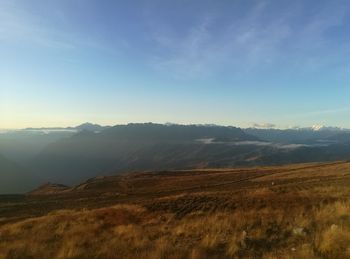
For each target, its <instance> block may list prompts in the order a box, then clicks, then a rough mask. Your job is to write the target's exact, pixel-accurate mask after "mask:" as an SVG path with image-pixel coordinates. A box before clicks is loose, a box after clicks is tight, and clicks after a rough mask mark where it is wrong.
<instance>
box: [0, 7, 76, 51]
mask: <svg viewBox="0 0 350 259" xmlns="http://www.w3.org/2000/svg"><path fill="white" fill-rule="evenodd" d="M0 40H1V41H7V42H20V43H32V44H37V45H40V46H42V47H49V48H60V49H62V48H63V49H72V48H74V47H75V44H74V42H73V41H72V40H69V37H68V33H66V32H63V31H57V30H53V29H48V28H47V27H46V26H45V21H43V20H41V19H40V17H38V16H36V15H34V14H33V13H31V12H29V11H28V10H26V9H24V8H21V7H20V6H17V5H16V4H15V2H10V1H4V2H1V3H0Z"/></svg>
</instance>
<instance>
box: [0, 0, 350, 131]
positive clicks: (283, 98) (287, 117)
mask: <svg viewBox="0 0 350 259" xmlns="http://www.w3.org/2000/svg"><path fill="white" fill-rule="evenodd" d="M349 24H350V2H349V1H337V0H335V1H322V0H320V1H307V0H306V1H305V0H299V1H298V0H295V1H284V0H278V1H277V0H276V1H264V0H261V1H258V0H257V1H250V0H242V1H235V0H221V1H217V0H212V1H208V0H193V1H190V0H177V1H173V0H172V1H170V0H148V1H142V0H140V1H136V0H135V1H122V0H104V1H101V0H31V1H27V0H1V1H0V128H3V129H4V128H24V127H50V126H72V125H77V124H80V123H83V122H86V121H90V122H93V123H100V124H102V125H115V124H124V123H128V122H158V123H165V122H172V123H183V124H192V123H213V124H220V125H234V126H240V127H249V126H252V125H256V126H261V127H292V126H300V127H303V126H311V125H315V124H317V125H328V126H339V127H349V128H350V120H349V118H350V102H349V97H350V85H349V82H350V59H349V56H350V44H349V43H350V27H349V26H348V25H349Z"/></svg>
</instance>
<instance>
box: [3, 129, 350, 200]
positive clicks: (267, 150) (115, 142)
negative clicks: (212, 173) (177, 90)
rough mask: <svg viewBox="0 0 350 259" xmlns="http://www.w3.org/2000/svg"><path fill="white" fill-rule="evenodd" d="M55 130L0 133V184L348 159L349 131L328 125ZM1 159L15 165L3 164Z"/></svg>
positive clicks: (69, 181) (65, 181)
mask: <svg viewBox="0 0 350 259" xmlns="http://www.w3.org/2000/svg"><path fill="white" fill-rule="evenodd" d="M72 128H73V127H72ZM72 128H71V127H68V128H64V129H72ZM55 129H57V128H49V129H48V128H40V129H30V128H29V129H27V130H20V131H12V132H7V133H2V134H0V153H1V154H2V155H3V159H2V160H1V159H0V173H1V174H0V182H3V183H5V182H6V181H8V180H6V181H5V180H4V177H5V176H6V175H12V176H15V177H14V178H13V179H16V177H17V183H18V184H17V185H16V181H12V183H13V184H14V185H16V186H13V188H12V190H13V191H16V192H18V191H19V190H23V191H28V189H26V188H25V186H26V185H22V182H23V181H22V180H23V179H27V180H28V178H26V177H28V176H30V177H29V180H30V178H33V179H35V181H36V186H39V185H40V184H42V183H45V182H59V183H63V184H67V185H72V184H73V185H74V184H76V183H78V182H80V181H81V180H83V179H86V178H92V177H96V176H99V175H110V174H118V173H124V172H131V171H148V170H160V171H162V170H178V169H193V168H223V167H237V166H239V167H242V166H263V165H281V164H287V163H300V162H321V161H333V160H348V159H349V158H350V131H348V130H346V129H341V128H334V127H313V128H312V127H311V128H303V129H301V128H298V129H286V130H281V129H266V128H248V129H241V128H237V127H231V126H218V125H212V124H209V125H180V124H172V123H167V124H156V123H130V124H127V125H116V126H113V127H109V126H106V127H104V126H100V125H97V124H92V123H85V124H82V125H79V126H77V127H74V130H55ZM59 129H62V128H59ZM9 161H13V162H12V164H13V165H15V166H14V167H9V166H6V164H7V165H8V164H9ZM10 164H11V162H10ZM1 166H2V167H1ZM2 168H4V169H2ZM11 168H18V169H16V170H14V169H11ZM24 169H25V170H24ZM1 170H3V171H4V172H5V173H2V171H1ZM24 171H25V172H24ZM11 172H15V173H13V174H12V173H11ZM9 173H10V174H9ZM34 176H35V177H34ZM9 179H10V178H9ZM25 181H26V180H25ZM25 181H24V182H25ZM4 186H6V189H3V190H1V189H0V193H4V190H7V191H6V192H11V186H10V185H6V184H4ZM45 188H47V189H46V190H48V191H50V190H52V188H53V189H55V187H53V186H46V187H45Z"/></svg>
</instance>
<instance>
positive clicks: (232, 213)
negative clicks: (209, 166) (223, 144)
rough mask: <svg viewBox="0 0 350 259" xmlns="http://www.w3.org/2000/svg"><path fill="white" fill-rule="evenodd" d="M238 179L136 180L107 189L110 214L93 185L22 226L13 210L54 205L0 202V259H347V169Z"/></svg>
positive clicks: (286, 170) (233, 174)
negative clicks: (95, 197) (114, 190)
mask: <svg viewBox="0 0 350 259" xmlns="http://www.w3.org/2000/svg"><path fill="white" fill-rule="evenodd" d="M242 170H243V169H242ZM242 170H241V171H240V170H231V171H230V170H213V171H203V172H198V171H193V172H191V171H187V172H186V173H183V172H182V173H183V175H182V177H181V178H177V176H176V173H173V174H172V173H168V174H166V176H163V175H161V174H146V175H137V174H136V175H134V176H128V177H129V178H128V184H127V186H129V187H130V186H132V188H129V189H128V190H126V191H125V185H121V182H120V181H122V182H123V184H125V181H126V180H125V179H124V178H123V179H121V180H120V179H119V180H118V182H117V183H116V184H115V189H116V190H117V189H118V188H119V189H118V193H117V194H118V195H114V196H113V195H111V193H110V192H111V189H113V188H114V187H113V186H111V184H110V183H109V184H108V186H109V187H110V188H109V189H108V195H107V196H108V197H113V198H108V201H109V202H110V203H111V204H103V203H102V202H100V201H99V200H92V199H91V198H89V197H92V196H91V194H92V193H95V194H96V196H99V197H101V200H106V199H107V198H106V197H107V196H106V193H103V192H102V190H103V189H107V188H106V186H107V185H106V186H104V187H102V189H101V188H100V189H97V187H96V185H93V186H95V187H94V188H93V187H91V188H87V189H86V190H85V191H80V192H78V191H76V189H75V190H72V191H71V192H68V193H65V194H61V195H62V197H63V195H64V197H65V199H64V201H63V200H62V202H61V203H60V204H61V205H57V207H55V208H53V209H50V211H45V210H44V211H43V212H42V213H39V214H40V215H39V214H35V213H34V214H32V215H30V216H29V215H28V217H26V218H23V217H19V216H20V215H17V214H16V213H17V212H19V211H21V210H20V209H21V206H27V205H28V204H36V205H35V206H36V207H35V209H33V211H39V210H41V211H42V209H41V207H40V204H45V203H44V202H47V201H48V200H50V199H51V200H52V199H55V200H58V199H59V197H61V196H54V197H52V196H50V195H48V196H40V197H33V198H31V199H32V200H31V203H29V202H28V201H27V202H23V201H17V202H12V203H9V202H7V203H5V202H2V203H0V208H1V209H2V210H0V212H2V213H3V215H1V214H0V218H2V221H0V223H1V222H3V223H2V224H1V225H0V258H350V200H349V197H350V187H349V184H350V164H349V163H345V162H339V163H334V164H312V165H294V166H285V167H274V168H261V169H250V170H251V172H250V171H247V170H245V169H244V170H245V171H244V177H242ZM257 171H259V173H260V175H256V172H257ZM194 175H195V176H196V177H198V181H193V177H194ZM251 175H253V176H254V177H251ZM179 177H180V176H179ZM186 177H190V178H188V179H187V180H189V179H191V180H192V182H191V183H188V182H186V184H185V183H183V182H182V181H183V179H186ZM206 177H207V178H206ZM237 177H238V178H237ZM140 178H142V179H143V180H142V183H144V184H146V183H147V186H145V185H142V184H140ZM108 179H109V178H108ZM209 179H210V182H209V181H208V180H209ZM213 179H214V180H213ZM215 179H216V180H215ZM218 179H221V180H218ZM106 181H107V180H104V181H102V182H106ZM179 181H180V183H179ZM201 181H202V182H201ZM198 182H201V185H200V186H201V187H200V188H199V187H198V186H197V185H198ZM204 182H206V184H204ZM152 183H153V184H152ZM98 186H101V180H99V184H98ZM118 186H119V187H118ZM121 186H122V187H123V190H124V191H125V193H124V194H123V195H122V194H121V189H120V188H121ZM137 186H140V187H139V189H137ZM169 186H172V188H173V189H172V188H170V187H169ZM181 186H182V187H183V189H182V190H181V188H180V187H181ZM190 186H193V189H191V188H190ZM163 187H165V188H166V190H167V191H164V190H163V191H161V190H162V188H163ZM141 189H142V191H140V190H141ZM131 190H132V191H131ZM152 190H157V192H156V194H152V195H150V194H149V193H150V191H152ZM70 199H71V202H70ZM77 200H80V201H82V205H80V206H77V208H70V209H67V208H66V207H68V206H67V204H78V203H75V202H77ZM33 201H35V203H34V202H33ZM84 202H85V203H84ZM96 203H97V204H96ZM98 204H103V206H102V205H101V206H98ZM93 205H96V206H93ZM1 206H2V207H1ZM33 206H34V205H33ZM11 209H13V211H11ZM5 212H6V213H5ZM10 212H11V213H12V214H11V213H10Z"/></svg>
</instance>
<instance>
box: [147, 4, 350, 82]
mask: <svg viewBox="0 0 350 259" xmlns="http://www.w3.org/2000/svg"><path fill="white" fill-rule="evenodd" d="M272 7H273V5H272V4H270V3H269V2H268V1H261V2H260V1H259V3H258V4H257V5H255V6H252V7H251V8H250V10H249V11H247V12H246V13H245V14H242V15H241V16H240V17H238V18H237V17H233V18H232V19H231V21H230V22H229V23H220V17H221V14H220V12H218V13H209V14H207V15H206V14H198V15H197V16H196V18H197V19H194V20H196V22H195V23H193V24H192V25H190V26H191V27H190V29H189V30H187V31H186V32H183V33H182V34H180V35H179V34H178V33H173V29H174V28H172V27H171V26H168V27H166V24H165V25H162V28H161V29H159V28H158V27H156V26H153V27H152V28H151V33H150V35H152V37H153V38H152V39H153V41H154V44H155V45H156V47H157V48H158V49H161V50H163V51H158V52H157V53H156V54H154V55H153V56H152V58H151V63H152V65H153V66H154V67H155V68H156V69H158V70H162V71H169V72H171V73H174V74H175V75H177V76H180V77H182V76H184V77H195V78H196V77H202V76H205V75H210V73H211V72H217V71H218V70H231V71H232V73H236V72H235V71H237V73H238V72H239V73H242V72H244V71H247V72H249V71H251V70H253V69H264V68H266V67H269V66H270V65H275V66H276V65H277V66H280V68H282V67H283V65H286V64H287V63H288V66H294V69H296V70H302V69H306V70H310V69H311V70H312V69H318V68H320V67H324V66H327V65H329V64H330V63H332V62H333V59H334V57H332V56H331V55H328V56H326V57H325V56H322V55H320V53H322V52H323V48H326V47H328V45H327V44H328V43H329V42H328V41H329V38H327V36H326V34H327V33H328V31H329V30H330V29H332V28H334V27H336V26H339V25H341V24H342V23H343V22H344V17H345V15H346V12H347V11H346V8H343V6H342V5H341V4H334V3H329V4H323V5H321V4H320V7H319V9H318V10H317V12H316V13H315V14H313V15H311V16H310V17H306V16H307V15H305V14H304V13H302V11H301V10H302V9H303V8H300V2H299V3H296V4H293V3H290V5H289V6H288V9H287V8H285V9H281V10H279V11H276V10H274V14H276V13H277V14H278V13H279V12H280V15H278V16H275V17H273V19H266V16H269V17H270V16H271V14H272V13H273V12H272V11H271V8H272ZM329 12H331V13H332V14H330V13H329ZM299 20H302V21H299ZM343 48H345V49H343ZM349 49H350V48H349V47H348V46H342V48H341V49H337V50H336V51H335V53H337V57H338V58H339V56H341V55H342V53H344V52H346V51H348V50H349ZM333 55H334V54H333Z"/></svg>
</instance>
